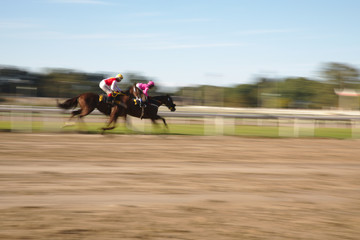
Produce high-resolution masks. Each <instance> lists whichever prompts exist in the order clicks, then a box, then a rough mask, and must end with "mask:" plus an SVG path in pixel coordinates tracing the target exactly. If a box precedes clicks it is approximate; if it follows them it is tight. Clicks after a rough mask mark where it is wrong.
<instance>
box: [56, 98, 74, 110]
mask: <svg viewBox="0 0 360 240" xmlns="http://www.w3.org/2000/svg"><path fill="white" fill-rule="evenodd" d="M78 98H79V96H77V97H74V98H70V99H68V100H66V101H65V102H63V103H59V101H58V100H56V102H57V106H58V107H59V108H63V109H70V108H75V107H76V106H77V105H78Z"/></svg>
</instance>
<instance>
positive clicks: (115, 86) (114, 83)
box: [110, 81, 121, 92]
mask: <svg viewBox="0 0 360 240" xmlns="http://www.w3.org/2000/svg"><path fill="white" fill-rule="evenodd" d="M110 88H111V90H112V91H114V92H120V91H121V89H120V88H119V87H118V85H117V84H116V81H113V83H112V84H111V87H110Z"/></svg>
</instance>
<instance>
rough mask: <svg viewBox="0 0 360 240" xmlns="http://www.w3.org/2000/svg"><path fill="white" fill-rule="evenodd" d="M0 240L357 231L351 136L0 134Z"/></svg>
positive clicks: (358, 171)
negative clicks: (302, 137)
mask: <svg viewBox="0 0 360 240" xmlns="http://www.w3.org/2000/svg"><path fill="white" fill-rule="evenodd" d="M0 181H1V184H0V239H9V240H11V239H37V240H42V239H207V240H208V239H221V240H227V239H327V240H329V239H359V233H360V185H359V183H360V141H359V140H329V139H316V140H313V139H261V138H239V137H217V136H216V137H200V136H199V137H197V136H151V135H144V136H140V135H136V136H127V135H118V136H101V135H78V134H58V135H51V134H17V133H0Z"/></svg>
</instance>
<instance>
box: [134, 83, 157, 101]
mask: <svg viewBox="0 0 360 240" xmlns="http://www.w3.org/2000/svg"><path fill="white" fill-rule="evenodd" d="M154 86H155V84H154V82H153V81H149V82H148V83H137V84H136V87H137V88H138V89H140V90H141V91H142V93H143V94H144V95H145V96H146V99H145V102H144V105H145V106H146V103H147V101H148V97H149V95H148V91H149V89H151V88H153V87H154ZM138 100H139V102H140V106H142V105H143V100H142V99H141V97H140V98H138Z"/></svg>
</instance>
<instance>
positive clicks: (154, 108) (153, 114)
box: [126, 95, 176, 127]
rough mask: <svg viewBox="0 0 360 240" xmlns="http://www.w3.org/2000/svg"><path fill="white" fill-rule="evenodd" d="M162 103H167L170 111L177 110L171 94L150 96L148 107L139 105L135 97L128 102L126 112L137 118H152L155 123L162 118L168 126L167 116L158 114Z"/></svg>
mask: <svg viewBox="0 0 360 240" xmlns="http://www.w3.org/2000/svg"><path fill="white" fill-rule="evenodd" d="M161 105H165V106H166V107H167V108H169V110H170V111H172V112H174V111H176V104H175V103H174V102H173V100H172V98H171V96H170V95H164V96H154V97H149V101H148V104H147V106H146V107H144V108H143V109H142V108H140V107H139V105H138V103H137V102H136V100H135V99H133V100H132V101H131V100H130V101H128V102H127V108H126V113H127V114H128V115H130V116H133V117H137V118H141V119H143V118H145V119H151V121H152V123H153V124H156V120H158V119H161V120H162V121H163V123H164V125H165V127H168V126H167V123H166V120H165V118H163V117H161V116H159V115H158V110H159V107H160V106H161Z"/></svg>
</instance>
